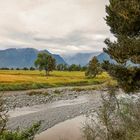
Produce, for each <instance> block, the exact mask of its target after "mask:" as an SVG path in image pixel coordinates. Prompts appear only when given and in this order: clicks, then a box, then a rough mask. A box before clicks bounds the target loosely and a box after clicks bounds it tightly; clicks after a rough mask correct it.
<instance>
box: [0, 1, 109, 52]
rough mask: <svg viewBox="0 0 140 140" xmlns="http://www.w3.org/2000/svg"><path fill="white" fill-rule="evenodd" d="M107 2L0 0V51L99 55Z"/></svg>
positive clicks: (107, 29)
mask: <svg viewBox="0 0 140 140" xmlns="http://www.w3.org/2000/svg"><path fill="white" fill-rule="evenodd" d="M107 2H108V0H0V49H6V48H23V47H26V48H27V47H30V48H37V49H39V50H42V49H47V50H49V51H50V52H52V53H57V54H66V53H76V52H94V51H101V50H102V48H103V47H105V45H104V43H103V41H104V39H105V38H107V37H110V33H109V27H107V25H106V23H105V21H104V19H103V17H105V5H106V4H107Z"/></svg>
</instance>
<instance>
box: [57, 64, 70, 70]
mask: <svg viewBox="0 0 140 140" xmlns="http://www.w3.org/2000/svg"><path fill="white" fill-rule="evenodd" d="M67 67H68V66H67V64H58V65H57V66H56V70H58V71H66V70H67V69H68V68H67Z"/></svg>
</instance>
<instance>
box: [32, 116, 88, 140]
mask: <svg viewBox="0 0 140 140" xmlns="http://www.w3.org/2000/svg"><path fill="white" fill-rule="evenodd" d="M85 119H86V118H85V117H84V116H79V117H76V118H74V119H71V120H67V121H65V122H62V123H59V124H57V125H55V126H54V127H52V128H50V129H48V130H47V131H45V132H42V133H41V134H39V135H37V136H36V138H35V140H85V139H84V138H83V134H82V127H83V125H84V122H85Z"/></svg>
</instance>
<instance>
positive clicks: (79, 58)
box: [64, 52, 101, 66]
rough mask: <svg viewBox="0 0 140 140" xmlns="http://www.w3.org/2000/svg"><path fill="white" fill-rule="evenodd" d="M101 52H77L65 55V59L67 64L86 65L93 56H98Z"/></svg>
mask: <svg viewBox="0 0 140 140" xmlns="http://www.w3.org/2000/svg"><path fill="white" fill-rule="evenodd" d="M100 53H101V52H93V53H77V54H75V55H73V56H64V60H65V61H66V63H67V64H69V65H71V64H76V65H81V66H85V65H87V64H88V62H89V61H90V60H91V58H92V57H94V56H98V55H99V54H100Z"/></svg>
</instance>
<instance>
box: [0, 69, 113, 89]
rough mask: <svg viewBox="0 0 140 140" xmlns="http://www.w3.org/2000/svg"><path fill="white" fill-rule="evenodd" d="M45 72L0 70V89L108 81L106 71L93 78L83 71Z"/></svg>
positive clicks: (89, 83)
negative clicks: (48, 73)
mask: <svg viewBox="0 0 140 140" xmlns="http://www.w3.org/2000/svg"><path fill="white" fill-rule="evenodd" d="M44 74H45V72H43V71H42V72H40V71H23V70H6V71H5V70H1V71H0V91H6V90H7V91H9V90H27V89H39V88H48V87H58V86H81V85H93V84H102V83H104V82H107V81H110V80H111V78H110V76H109V75H108V74H107V73H102V74H101V75H98V76H97V77H96V78H94V79H87V78H86V77H85V74H84V72H77V71H76V72H64V71H63V72H60V71H54V72H52V73H51V74H50V76H49V77H46V76H45V75H44Z"/></svg>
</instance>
